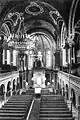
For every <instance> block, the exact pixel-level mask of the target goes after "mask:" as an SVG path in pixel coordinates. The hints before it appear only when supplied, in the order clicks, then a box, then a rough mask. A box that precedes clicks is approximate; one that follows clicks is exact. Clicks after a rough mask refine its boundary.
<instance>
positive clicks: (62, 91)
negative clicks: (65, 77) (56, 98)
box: [61, 88, 64, 96]
mask: <svg viewBox="0 0 80 120" xmlns="http://www.w3.org/2000/svg"><path fill="white" fill-rule="evenodd" d="M61 93H62V96H64V88H62V90H61Z"/></svg>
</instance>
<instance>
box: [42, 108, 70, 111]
mask: <svg viewBox="0 0 80 120" xmlns="http://www.w3.org/2000/svg"><path fill="white" fill-rule="evenodd" d="M54 110H55V111H66V110H69V109H68V108H40V111H54Z"/></svg>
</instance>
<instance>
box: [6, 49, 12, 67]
mask: <svg viewBox="0 0 80 120" xmlns="http://www.w3.org/2000/svg"><path fill="white" fill-rule="evenodd" d="M10 60H11V56H10V50H7V64H8V65H10V62H11V61H10Z"/></svg>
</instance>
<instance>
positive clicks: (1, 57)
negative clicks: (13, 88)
mask: <svg viewBox="0 0 80 120" xmlns="http://www.w3.org/2000/svg"><path fill="white" fill-rule="evenodd" d="M2 59H3V50H2V47H1V46H0V71H1V70H2V67H1V66H2Z"/></svg>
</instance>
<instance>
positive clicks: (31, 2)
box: [0, 0, 80, 41]
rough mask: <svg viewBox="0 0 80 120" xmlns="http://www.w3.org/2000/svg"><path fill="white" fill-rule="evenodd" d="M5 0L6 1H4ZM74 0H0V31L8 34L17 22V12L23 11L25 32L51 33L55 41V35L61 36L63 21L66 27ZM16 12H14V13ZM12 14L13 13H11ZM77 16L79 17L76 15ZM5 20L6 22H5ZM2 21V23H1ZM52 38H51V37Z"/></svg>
mask: <svg viewBox="0 0 80 120" xmlns="http://www.w3.org/2000/svg"><path fill="white" fill-rule="evenodd" d="M5 1H7V2H5ZM74 1H75V0H26V1H25V0H16V1H15V0H0V2H1V4H3V5H2V8H1V9H0V10H1V14H0V16H1V25H2V27H1V28H2V32H3V31H4V32H3V33H5V32H6V34H7V35H8V34H9V32H8V33H7V30H9V29H10V32H12V30H13V29H14V28H15V31H17V27H18V24H19V22H20V21H19V19H17V18H18V17H19V14H21V13H23V16H24V24H25V30H26V32H27V33H30V34H32V33H34V32H36V31H37V32H40V31H42V32H43V33H47V34H51V36H53V40H54V41H57V37H59V38H60V37H61V36H60V35H61V28H62V24H63V23H64V24H65V26H66V27H67V29H68V22H69V17H70V16H69V15H70V10H71V5H72V3H73V2H74ZM79 8H80V3H79V4H78V7H77V9H76V14H75V17H76V18H75V20H74V22H75V23H76V22H77V20H78V18H80V15H79V14H78V13H79V12H78V10H79ZM14 13H16V14H14ZM13 14H14V15H13ZM77 16H79V17H77ZM5 22H6V24H7V25H6V24H5ZM3 23H4V24H3ZM51 40H52V39H51Z"/></svg>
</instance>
